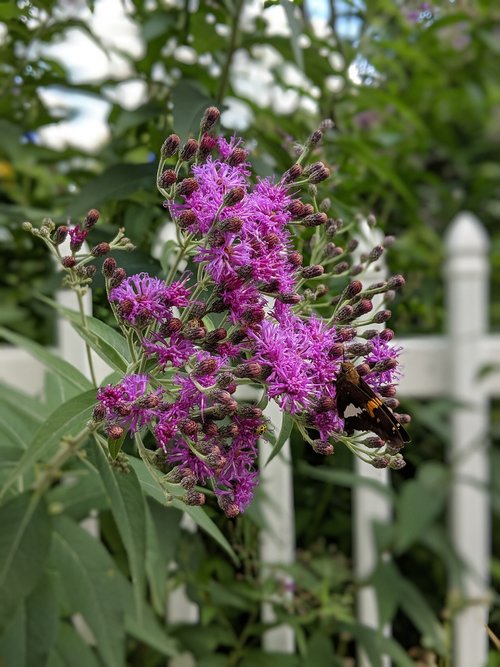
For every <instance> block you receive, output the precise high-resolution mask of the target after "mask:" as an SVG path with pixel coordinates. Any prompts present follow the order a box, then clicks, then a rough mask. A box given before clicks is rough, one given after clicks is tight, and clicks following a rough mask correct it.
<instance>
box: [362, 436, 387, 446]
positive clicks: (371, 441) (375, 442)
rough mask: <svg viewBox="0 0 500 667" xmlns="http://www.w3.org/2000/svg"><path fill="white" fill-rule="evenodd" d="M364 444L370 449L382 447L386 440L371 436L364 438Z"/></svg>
mask: <svg viewBox="0 0 500 667" xmlns="http://www.w3.org/2000/svg"><path fill="white" fill-rule="evenodd" d="M363 444H364V445H365V447H369V448H370V449H380V448H381V447H383V446H384V441H383V440H382V438H378V437H375V436H373V437H370V438H366V440H363Z"/></svg>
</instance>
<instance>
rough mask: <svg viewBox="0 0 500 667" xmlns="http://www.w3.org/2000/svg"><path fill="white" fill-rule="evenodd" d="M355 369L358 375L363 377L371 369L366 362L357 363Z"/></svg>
mask: <svg viewBox="0 0 500 667" xmlns="http://www.w3.org/2000/svg"><path fill="white" fill-rule="evenodd" d="M356 370H357V372H358V375H361V377H364V376H365V375H368V373H369V372H370V371H371V370H372V369H371V368H370V366H369V365H368V364H358V365H357V366H356Z"/></svg>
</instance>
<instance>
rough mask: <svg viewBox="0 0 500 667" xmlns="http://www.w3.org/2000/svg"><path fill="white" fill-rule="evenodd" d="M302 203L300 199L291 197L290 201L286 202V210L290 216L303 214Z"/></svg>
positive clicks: (295, 216) (298, 216) (297, 216)
mask: <svg viewBox="0 0 500 667" xmlns="http://www.w3.org/2000/svg"><path fill="white" fill-rule="evenodd" d="M304 208H305V206H304V204H303V203H302V202H301V201H300V199H292V201H291V202H290V203H289V204H288V207H287V210H288V212H289V213H290V215H291V216H292V218H302V216H303V215H304Z"/></svg>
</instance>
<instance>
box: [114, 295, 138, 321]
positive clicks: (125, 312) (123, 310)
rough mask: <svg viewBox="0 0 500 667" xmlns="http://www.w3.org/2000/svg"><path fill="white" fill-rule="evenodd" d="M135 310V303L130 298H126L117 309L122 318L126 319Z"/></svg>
mask: <svg viewBox="0 0 500 667" xmlns="http://www.w3.org/2000/svg"><path fill="white" fill-rule="evenodd" d="M133 310H134V303H133V302H132V301H131V300H130V299H124V300H123V301H120V303H119V304H118V306H117V308H116V311H117V313H118V315H119V316H120V317H121V319H122V320H124V319H126V318H127V317H128V316H129V315H130V313H131V312H132V311H133Z"/></svg>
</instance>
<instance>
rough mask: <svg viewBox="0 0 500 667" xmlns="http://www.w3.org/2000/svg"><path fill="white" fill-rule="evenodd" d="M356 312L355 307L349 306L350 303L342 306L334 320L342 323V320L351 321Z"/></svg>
mask: <svg viewBox="0 0 500 667" xmlns="http://www.w3.org/2000/svg"><path fill="white" fill-rule="evenodd" d="M353 314H354V308H353V307H352V306H349V304H347V305H345V306H342V308H340V310H339V311H338V313H337V314H336V315H335V317H334V318H333V321H334V322H337V323H340V322H349V321H350V320H352V318H353Z"/></svg>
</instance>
